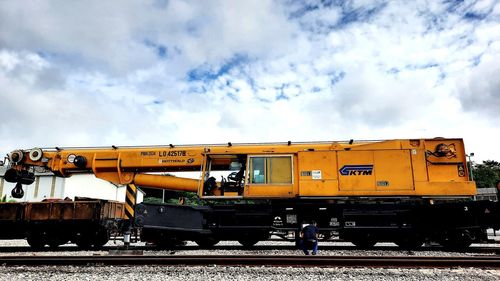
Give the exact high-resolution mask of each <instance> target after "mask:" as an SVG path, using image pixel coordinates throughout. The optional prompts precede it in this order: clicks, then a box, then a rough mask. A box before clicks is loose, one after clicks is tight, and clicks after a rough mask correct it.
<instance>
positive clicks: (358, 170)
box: [339, 165, 373, 176]
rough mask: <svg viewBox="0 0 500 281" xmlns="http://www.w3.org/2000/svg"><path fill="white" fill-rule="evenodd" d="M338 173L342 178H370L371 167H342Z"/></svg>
mask: <svg viewBox="0 0 500 281" xmlns="http://www.w3.org/2000/svg"><path fill="white" fill-rule="evenodd" d="M339 172H340V174H341V175H342V176H371V175H372V173H373V165H344V167H342V168H341V169H340V170H339Z"/></svg>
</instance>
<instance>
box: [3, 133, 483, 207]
mask: <svg viewBox="0 0 500 281" xmlns="http://www.w3.org/2000/svg"><path fill="white" fill-rule="evenodd" d="M9 160H10V163H11V166H12V170H15V171H17V173H16V172H12V173H11V177H10V179H11V180H12V181H17V182H20V178H22V173H21V171H23V170H24V171H28V170H30V169H31V168H32V167H36V166H40V167H44V168H46V169H48V170H50V171H53V172H54V173H56V174H58V175H61V176H70V175H71V174H75V173H93V174H94V175H95V176H96V177H98V178H101V179H104V180H108V181H110V182H113V183H116V184H133V185H136V186H145V187H153V188H161V189H170V190H183V191H191V192H197V193H198V195H199V196H200V197H201V198H210V199H217V198H244V199H252V198H293V197H307V198H328V197H352V196H356V197H359V196H362V197H399V196H417V197H429V198H457V197H472V196H474V195H475V194H476V186H475V184H474V182H472V181H470V180H469V177H468V170H467V165H466V158H465V151H464V144H463V140H462V139H444V138H436V139H400V140H381V141H357V142H353V141H349V142H318V143H290V142H288V143H265V144H231V143H228V144H227V145H193V146H174V145H170V146H165V147H163V146H157V147H156V146H149V147H109V148H64V149H55V150H54V149H45V150H42V149H32V150H24V151H22V150H19V151H14V152H12V153H11V154H10V155H9ZM186 171H191V172H198V174H197V175H198V176H195V177H192V176H191V178H187V177H182V175H178V174H176V176H172V174H175V173H176V172H186ZM166 173H167V174H166ZM231 173H232V174H231ZM191 174H194V173H191ZM228 174H229V175H228ZM212 175H218V176H219V177H220V176H222V180H221V181H218V182H215V180H216V179H211V180H210V181H209V179H210V178H211V177H212ZM225 175H226V176H228V178H227V179H226V178H225V177H224V176H225ZM207 182H209V183H208V184H207Z"/></svg>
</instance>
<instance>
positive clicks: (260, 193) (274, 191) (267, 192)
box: [245, 184, 294, 198]
mask: <svg viewBox="0 0 500 281" xmlns="http://www.w3.org/2000/svg"><path fill="white" fill-rule="evenodd" d="M245 191H246V192H245V197H255V198H259V197H264V198H266V197H274V198H279V197H293V196H294V194H293V185H292V184H282V185H275V184H250V185H248V186H246V190H245Z"/></svg>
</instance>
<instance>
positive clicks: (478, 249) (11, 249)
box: [0, 245, 500, 255]
mask: <svg viewBox="0 0 500 281" xmlns="http://www.w3.org/2000/svg"><path fill="white" fill-rule="evenodd" d="M116 249H120V248H119V247H117V246H105V247H102V248H100V249H90V250H92V251H98V250H100V251H109V250H116ZM132 249H135V250H142V251H162V250H170V249H162V248H155V247H150V246H134V247H132ZM203 249H204V248H201V247H198V246H194V245H189V246H177V247H174V248H172V250H175V251H197V250H203ZM210 249H211V250H228V251H234V250H236V251H237V250H251V251H271V250H298V249H297V247H295V246H293V245H256V246H254V247H252V248H244V247H242V246H240V245H219V246H218V245H216V246H214V247H212V248H210ZM320 250H322V251H352V250H356V251H360V249H358V248H356V247H355V246H344V245H320ZM369 250H370V251H405V250H402V249H400V248H398V247H397V246H375V247H373V248H371V249H369ZM79 251H84V250H82V249H80V248H78V247H76V246H71V245H68V246H62V247H57V248H48V247H46V248H43V249H41V250H36V251H35V250H33V249H32V248H30V247H28V246H5V247H2V246H0V253H23V252H79ZM422 251H434V252H459V253H463V252H466V253H494V254H499V255H500V247H487V246H472V247H469V248H467V249H465V250H456V251H451V250H447V249H444V248H443V247H440V246H430V247H421V248H418V249H416V250H412V252H422Z"/></svg>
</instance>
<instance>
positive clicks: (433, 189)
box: [415, 181, 477, 197]
mask: <svg viewBox="0 0 500 281" xmlns="http://www.w3.org/2000/svg"><path fill="white" fill-rule="evenodd" d="M415 192H416V195H422V196H431V195H432V196H441V197H445V196H474V195H476V193H477V189H476V183H475V182H473V181H469V182H415Z"/></svg>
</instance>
